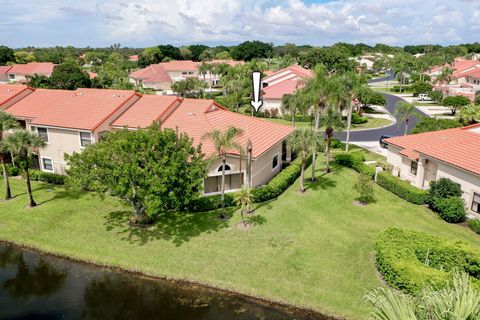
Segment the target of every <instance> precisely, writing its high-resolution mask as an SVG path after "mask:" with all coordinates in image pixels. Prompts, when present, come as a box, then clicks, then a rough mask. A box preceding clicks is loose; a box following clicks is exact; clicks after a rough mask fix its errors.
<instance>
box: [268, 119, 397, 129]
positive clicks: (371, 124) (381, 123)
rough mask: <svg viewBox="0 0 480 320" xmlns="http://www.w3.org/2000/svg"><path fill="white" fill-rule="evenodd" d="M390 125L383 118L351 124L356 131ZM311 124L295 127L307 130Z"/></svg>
mask: <svg viewBox="0 0 480 320" xmlns="http://www.w3.org/2000/svg"><path fill="white" fill-rule="evenodd" d="M266 120H268V121H272V122H277V123H281V124H285V125H291V124H292V122H291V121H287V120H284V119H272V118H267V119H266ZM390 123H392V121H390V120H388V119H384V118H368V122H366V123H363V124H352V130H358V129H374V128H379V127H383V126H386V125H388V124H390ZM311 126H312V123H311V122H298V121H297V122H296V127H297V128H308V127H311Z"/></svg>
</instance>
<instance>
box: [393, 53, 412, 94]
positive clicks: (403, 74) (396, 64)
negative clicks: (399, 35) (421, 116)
mask: <svg viewBox="0 0 480 320" xmlns="http://www.w3.org/2000/svg"><path fill="white" fill-rule="evenodd" d="M413 64H414V62H413V58H412V56H411V55H409V54H404V53H403V54H398V55H397V56H395V60H394V61H393V65H392V69H393V74H394V75H395V77H396V78H397V79H399V81H400V93H401V92H402V88H403V85H404V84H405V80H406V78H407V76H409V75H410V74H411V73H412V70H413V67H414V66H413Z"/></svg>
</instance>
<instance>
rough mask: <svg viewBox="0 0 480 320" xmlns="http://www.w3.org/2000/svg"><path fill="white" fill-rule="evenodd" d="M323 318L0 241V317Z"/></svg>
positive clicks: (199, 319) (197, 319)
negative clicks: (55, 255) (42, 252)
mask: <svg viewBox="0 0 480 320" xmlns="http://www.w3.org/2000/svg"><path fill="white" fill-rule="evenodd" d="M312 318H316V319H326V318H321V317H317V316H313V315H312V314H307V313H304V312H302V311H291V310H286V309H285V308H283V307H281V306H276V307H274V306H270V305H266V304H263V303H260V302H259V301H256V300H253V299H250V298H246V297H243V296H240V295H234V294H227V293H223V292H219V291H217V290H213V289H210V288H206V287H203V286H195V285H188V284H182V283H177V282H171V281H167V280H157V279H150V278H145V277H141V276H138V275H134V274H130V273H124V272H120V271H117V270H112V269H108V268H100V267H97V266H93V265H87V264H83V263H78V262H73V261H70V260H67V259H62V258H58V257H53V256H49V255H44V254H41V253H39V252H36V251H33V250H27V249H23V248H19V247H17V246H14V245H11V244H5V243H1V242H0V319H162V320H163V319H185V320H188V319H196V320H203V319H226V320H228V319H275V320H276V319H279V320H282V319H312Z"/></svg>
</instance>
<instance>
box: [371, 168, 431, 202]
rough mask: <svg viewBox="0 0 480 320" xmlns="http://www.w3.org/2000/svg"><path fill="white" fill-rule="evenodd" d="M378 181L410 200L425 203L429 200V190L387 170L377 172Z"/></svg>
mask: <svg viewBox="0 0 480 320" xmlns="http://www.w3.org/2000/svg"><path fill="white" fill-rule="evenodd" d="M377 183H378V184H379V185H380V186H382V187H383V188H385V189H387V190H388V191H390V192H392V193H394V194H396V195H397V196H399V197H400V198H402V199H405V200H407V201H408V202H411V203H414V204H424V203H425V202H426V200H427V195H428V193H427V191H425V190H421V189H418V188H415V187H414V186H412V185H411V184H410V183H408V182H407V181H402V180H400V179H399V178H397V177H395V176H392V175H391V174H389V173H387V172H380V173H378V174H377Z"/></svg>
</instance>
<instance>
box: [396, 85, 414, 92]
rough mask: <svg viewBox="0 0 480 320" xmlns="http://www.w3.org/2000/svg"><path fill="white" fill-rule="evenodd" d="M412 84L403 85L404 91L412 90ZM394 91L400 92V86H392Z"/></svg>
mask: <svg viewBox="0 0 480 320" xmlns="http://www.w3.org/2000/svg"><path fill="white" fill-rule="evenodd" d="M410 89H411V88H410V86H406V85H405V86H402V92H405V91H410ZM392 92H400V86H393V87H392Z"/></svg>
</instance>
